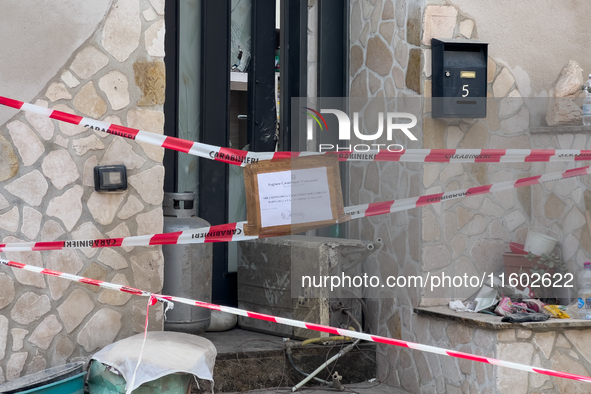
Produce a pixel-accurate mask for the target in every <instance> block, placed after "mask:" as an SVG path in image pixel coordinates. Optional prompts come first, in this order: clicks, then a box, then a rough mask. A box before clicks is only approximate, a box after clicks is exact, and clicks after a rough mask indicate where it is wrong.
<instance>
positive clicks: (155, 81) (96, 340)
mask: <svg viewBox="0 0 591 394" xmlns="http://www.w3.org/2000/svg"><path fill="white" fill-rule="evenodd" d="M32 3H34V4H32ZM46 3H47V4H46ZM50 3H51V4H50ZM87 3H89V4H86V3H84V2H75V1H60V2H43V1H35V2H16V1H9V2H3V3H2V11H3V12H1V13H0V26H1V27H0V29H2V34H3V42H4V43H5V44H6V45H3V46H2V50H3V51H4V50H6V51H12V52H11V53H10V56H6V55H5V56H3V62H2V64H0V75H1V78H3V79H2V82H1V83H2V86H3V93H2V95H6V96H9V97H11V98H14V99H17V100H20V101H25V102H31V103H34V104H37V105H40V106H44V107H49V108H53V109H57V110H60V111H65V112H70V113H74V114H77V115H80V116H85V117H89V118H95V119H100V120H104V121H105V122H107V123H114V124H121V125H124V126H129V127H133V128H137V129H141V130H146V131H151V132H154V133H160V134H162V133H163V126H164V113H163V106H162V105H163V103H164V87H165V81H164V62H163V58H164V0H149V1H148V0H114V1H113V2H112V3H111V2H110V1H93V2H87ZM33 5H34V6H33ZM5 10H7V11H10V12H5ZM23 26H24V28H23ZM3 116H4V118H2V120H1V121H0V130H1V136H0V152H1V156H0V161H1V163H2V165H1V166H0V239H1V240H2V242H3V243H7V242H19V241H24V242H31V241H55V240H68V239H77V240H80V239H83V240H84V239H94V238H116V237H126V236H130V235H144V234H154V233H161V232H162V230H163V215H162V208H161V203H162V198H163V179H164V167H163V166H162V157H163V149H162V148H157V147H153V146H150V145H144V144H140V143H136V142H133V141H129V140H126V139H123V138H121V137H116V136H113V135H109V134H107V133H103V132H100V131H93V130H90V129H87V128H84V127H82V126H74V125H70V124H65V123H60V122H58V121H55V120H51V119H48V118H43V117H41V116H37V115H32V114H27V113H23V112H17V111H15V110H10V111H4V112H3ZM106 164H124V165H126V167H127V170H128V182H129V186H128V190H127V191H125V192H123V193H114V194H103V193H97V192H95V191H94V187H93V175H92V173H93V168H94V166H96V165H106ZM2 257H3V258H7V259H9V260H14V261H17V262H21V263H25V264H31V265H35V266H40V267H41V266H42V267H45V268H49V269H54V270H58V271H63V272H67V273H70V274H77V275H80V276H85V277H90V278H93V279H99V280H106V281H110V282H115V283H119V284H124V285H130V286H133V287H138V288H142V289H145V290H148V291H153V292H158V291H160V290H161V289H162V280H163V265H164V261H163V257H162V253H161V248H160V247H159V246H158V247H147V248H144V247H135V248H133V247H126V248H113V249H79V250H76V249H67V250H62V251H42V252H6V253H2ZM146 305H147V300H144V299H138V298H135V297H132V296H131V295H128V294H124V293H121V292H115V291H112V290H105V289H100V288H98V287H95V286H90V285H80V284H72V283H71V282H69V281H65V280H63V279H59V278H53V277H45V276H42V275H39V274H35V273H29V272H24V271H21V270H17V269H8V268H6V267H4V268H2V269H0V382H4V381H5V380H13V379H16V378H18V377H19V376H23V375H26V374H31V373H34V372H37V371H39V370H43V369H45V368H47V367H51V366H56V365H60V364H64V363H66V362H70V361H74V360H80V359H85V358H88V357H89V356H90V355H92V354H93V353H94V352H96V351H97V350H98V349H100V348H102V347H104V346H106V345H108V344H110V343H112V342H114V341H116V340H119V339H122V338H125V337H127V336H130V335H133V334H135V333H138V332H142V331H143V329H144V321H145V313H146ZM153 308H154V309H151V313H150V322H149V329H153V330H161V329H162V309H161V306H158V305H157V306H154V307H153Z"/></svg>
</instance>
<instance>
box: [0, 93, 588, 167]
mask: <svg viewBox="0 0 591 394" xmlns="http://www.w3.org/2000/svg"><path fill="white" fill-rule="evenodd" d="M0 104H2V105H5V106H7V107H11V108H15V109H18V110H22V111H26V112H31V113H35V114H37V115H42V116H46V117H48V118H51V119H56V120H59V121H61V122H66V123H71V124H74V125H80V126H84V127H89V128H90V129H92V130H97V131H102V132H105V133H109V134H113V135H118V136H120V137H124V138H129V139H132V140H136V141H139V142H144V143H146V144H150V145H155V146H159V147H162V148H166V149H172V150H175V151H179V152H184V153H188V154H190V155H194V156H198V157H203V158H205V159H210V160H216V161H221V162H224V163H228V164H234V165H239V166H241V167H244V166H246V165H247V164H250V163H256V162H258V161H259V160H278V159H286V158H295V157H300V156H302V157H303V156H313V155H337V157H338V159H339V160H340V161H397V162H413V163H526V162H550V161H552V162H555V161H587V160H591V150H585V149H563V150H556V149H406V150H403V151H400V152H390V151H388V150H381V151H380V150H368V151H353V152H352V151H339V152H321V153H319V152H262V153H261V152H248V151H243V150H238V149H232V148H221V147H219V146H214V145H208V144H203V143H199V142H193V141H187V140H183V139H180V138H175V137H168V136H165V135H161V134H155V133H150V132H148V131H143V130H138V129H133V128H130V127H125V126H120V125H116V124H110V123H106V122H102V121H100V120H95V119H91V118H85V117H82V116H78V115H72V114H69V113H66V112H62V111H56V110H52V109H50V108H45V107H41V106H38V105H34V104H29V103H25V102H22V101H18V100H13V99H10V98H7V97H2V96H0ZM368 148H369V145H368Z"/></svg>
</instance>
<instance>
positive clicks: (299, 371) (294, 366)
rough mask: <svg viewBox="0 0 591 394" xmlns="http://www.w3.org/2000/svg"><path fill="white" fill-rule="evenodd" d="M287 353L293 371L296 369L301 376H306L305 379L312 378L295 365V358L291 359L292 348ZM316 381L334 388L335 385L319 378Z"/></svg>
mask: <svg viewBox="0 0 591 394" xmlns="http://www.w3.org/2000/svg"><path fill="white" fill-rule="evenodd" d="M285 353H286V354H287V359H288V360H289V363H290V364H291V366H292V367H293V369H295V370H296V371H297V372H298V373H300V374H301V375H304V376H305V377H308V376H310V374H307V373H306V372H304V371H302V370H301V369H299V368H298V367H297V365H295V362H294V361H293V358H292V357H291V348H289V349H286V351H285ZM314 380H315V381H317V382H320V383H324V384H326V385H327V386H330V387H332V386H333V383H332V382H329V381H326V380H323V379H320V378H317V377H314Z"/></svg>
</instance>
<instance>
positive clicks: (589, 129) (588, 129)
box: [529, 125, 591, 134]
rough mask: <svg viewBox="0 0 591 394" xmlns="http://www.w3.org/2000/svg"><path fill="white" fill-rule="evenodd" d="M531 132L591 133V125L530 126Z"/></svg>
mask: <svg viewBox="0 0 591 394" xmlns="http://www.w3.org/2000/svg"><path fill="white" fill-rule="evenodd" d="M529 131H530V133H531V134H541V133H548V134H580V133H591V126H583V125H580V126H545V127H532V128H530V130H529Z"/></svg>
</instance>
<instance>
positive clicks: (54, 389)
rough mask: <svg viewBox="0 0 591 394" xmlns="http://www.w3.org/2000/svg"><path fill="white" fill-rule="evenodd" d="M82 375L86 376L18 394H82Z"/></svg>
mask: <svg viewBox="0 0 591 394" xmlns="http://www.w3.org/2000/svg"><path fill="white" fill-rule="evenodd" d="M84 375H86V372H82V373H81V374H78V375H74V376H71V377H69V378H67V379H64V380H58V381H57V382H53V383H50V384H46V385H45V386H41V387H35V388H33V389H30V390H27V391H21V392H20V394H28V393H35V394H84Z"/></svg>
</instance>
